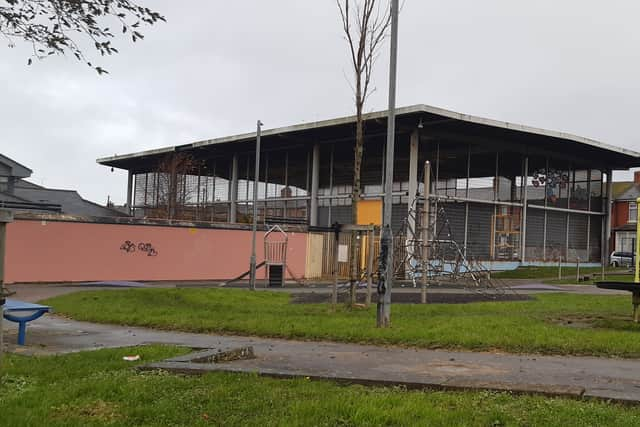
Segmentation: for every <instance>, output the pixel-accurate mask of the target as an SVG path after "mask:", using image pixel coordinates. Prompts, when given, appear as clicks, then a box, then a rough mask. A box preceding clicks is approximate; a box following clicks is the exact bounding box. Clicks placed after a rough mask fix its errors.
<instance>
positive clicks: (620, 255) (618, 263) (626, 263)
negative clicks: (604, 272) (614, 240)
mask: <svg viewBox="0 0 640 427" xmlns="http://www.w3.org/2000/svg"><path fill="white" fill-rule="evenodd" d="M634 264H635V259H634V256H633V254H632V253H631V252H613V253H612V254H611V256H610V257H609V265H611V266H612V267H632V266H633V265H634Z"/></svg>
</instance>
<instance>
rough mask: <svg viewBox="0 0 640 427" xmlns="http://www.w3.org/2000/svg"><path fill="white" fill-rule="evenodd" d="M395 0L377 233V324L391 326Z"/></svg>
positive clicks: (392, 6)
mask: <svg viewBox="0 0 640 427" xmlns="http://www.w3.org/2000/svg"><path fill="white" fill-rule="evenodd" d="M398 6H399V5H398V0H392V2H391V53H390V55H391V58H390V60H389V111H388V123H387V154H386V159H387V160H386V165H385V178H384V211H383V216H382V235H381V236H380V277H379V278H378V307H377V316H376V321H377V326H378V327H379V328H388V327H389V326H391V287H392V285H393V235H392V233H391V207H392V204H393V154H394V146H395V133H396V70H397V61H398Z"/></svg>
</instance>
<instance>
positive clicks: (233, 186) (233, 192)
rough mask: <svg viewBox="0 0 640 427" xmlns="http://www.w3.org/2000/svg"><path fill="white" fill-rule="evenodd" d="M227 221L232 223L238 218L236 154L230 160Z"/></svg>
mask: <svg viewBox="0 0 640 427" xmlns="http://www.w3.org/2000/svg"><path fill="white" fill-rule="evenodd" d="M229 199H230V200H231V204H230V206H229V210H230V213H229V222H231V223H234V222H237V220H238V154H234V155H233V160H232V161H231V182H230V183H229Z"/></svg>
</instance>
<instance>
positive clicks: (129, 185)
mask: <svg viewBox="0 0 640 427" xmlns="http://www.w3.org/2000/svg"><path fill="white" fill-rule="evenodd" d="M127 209H128V210H129V215H133V172H131V171H128V173H127Z"/></svg>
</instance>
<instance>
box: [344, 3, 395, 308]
mask: <svg viewBox="0 0 640 427" xmlns="http://www.w3.org/2000/svg"><path fill="white" fill-rule="evenodd" d="M336 3H337V5H338V9H339V10H340V17H341V18H342V27H343V30H344V35H345V39H346V41H347V44H348V45H349V51H350V56H351V62H352V66H353V79H354V82H353V83H354V84H353V86H352V87H353V92H354V102H355V107H356V143H355V147H354V159H353V187H352V193H351V200H352V205H351V212H352V223H353V224H357V223H358V202H359V201H360V193H361V184H360V170H361V166H362V154H363V152H364V121H363V119H362V114H363V111H364V106H365V103H366V101H367V98H368V97H369V95H371V93H372V92H373V91H374V89H373V88H372V86H371V76H372V71H373V67H374V64H375V62H376V59H377V58H378V54H379V53H380V48H381V47H382V43H383V42H384V39H385V38H386V37H387V35H388V30H389V27H390V24H391V6H390V4H389V1H388V0H354V1H349V0H336ZM357 254H358V240H357V235H356V233H355V232H354V233H352V235H351V254H350V255H351V264H350V268H349V282H350V290H351V291H350V293H351V295H350V297H351V304H354V303H355V298H356V284H357V281H358V280H359V277H358V259H357Z"/></svg>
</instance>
